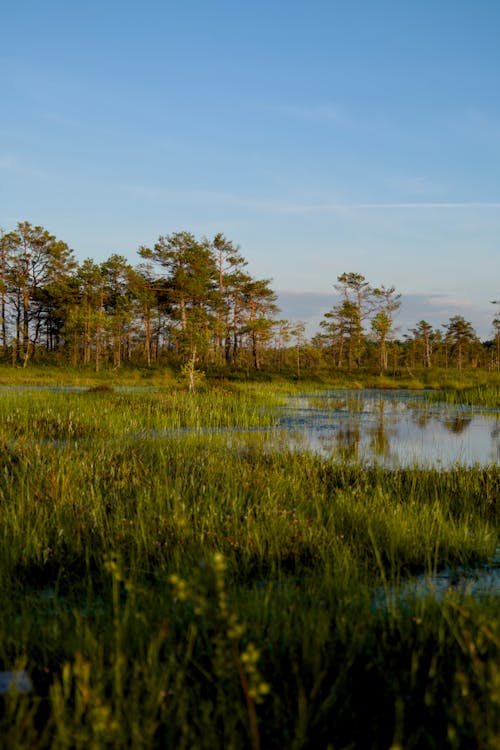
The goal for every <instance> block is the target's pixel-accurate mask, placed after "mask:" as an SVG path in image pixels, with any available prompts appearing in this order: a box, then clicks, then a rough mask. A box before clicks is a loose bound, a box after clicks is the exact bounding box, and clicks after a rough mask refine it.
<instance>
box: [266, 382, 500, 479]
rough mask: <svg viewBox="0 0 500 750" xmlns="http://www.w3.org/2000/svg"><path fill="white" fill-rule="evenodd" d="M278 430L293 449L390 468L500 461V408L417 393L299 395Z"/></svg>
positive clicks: (449, 465)
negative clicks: (432, 399) (433, 399)
mask: <svg viewBox="0 0 500 750" xmlns="http://www.w3.org/2000/svg"><path fill="white" fill-rule="evenodd" d="M278 429H279V431H280V432H281V434H282V436H283V434H285V435H286V439H287V442H288V445H289V446H290V447H292V448H294V449H309V450H313V451H316V452H319V453H321V454H322V455H325V456H329V457H332V458H334V459H335V458H339V459H343V460H348V461H353V462H356V463H361V464H364V465H370V464H377V465H379V466H383V467H386V468H396V467H404V466H420V467H438V468H443V469H446V468H450V467H451V466H456V465H462V466H472V465H474V464H477V465H482V466H490V465H492V464H497V463H498V462H499V459H500V409H490V408H489V409H480V408H477V407H469V406H449V405H447V404H441V403H429V402H427V401H426V398H425V393H414V392H412V391H379V390H363V391H354V390H353V391H348V390H338V391H322V392H318V393H306V394H301V395H299V396H293V397H291V398H290V400H289V403H288V405H287V406H286V407H284V408H283V409H282V410H281V412H280V419H279V427H278Z"/></svg>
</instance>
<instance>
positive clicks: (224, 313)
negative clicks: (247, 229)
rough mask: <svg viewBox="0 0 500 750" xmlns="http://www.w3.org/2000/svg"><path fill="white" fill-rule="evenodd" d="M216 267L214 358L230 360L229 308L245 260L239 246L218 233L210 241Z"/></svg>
mask: <svg viewBox="0 0 500 750" xmlns="http://www.w3.org/2000/svg"><path fill="white" fill-rule="evenodd" d="M210 247H211V249H212V252H213V255H214V259H215V263H216V267H217V302H216V308H217V322H216V328H215V344H216V359H217V360H219V361H220V360H221V359H224V360H225V361H226V362H229V361H230V360H231V329H232V324H231V309H232V306H233V303H234V299H235V297H234V290H235V287H237V286H238V284H239V283H240V282H241V280H242V278H243V277H242V273H243V270H244V268H245V267H246V265H247V261H246V260H245V258H243V256H242V255H241V253H240V251H239V248H238V247H235V246H234V245H233V243H232V242H231V241H230V240H228V239H226V237H225V236H224V235H223V234H221V233H219V234H216V235H215V237H214V238H213V240H212V242H211V243H210Z"/></svg>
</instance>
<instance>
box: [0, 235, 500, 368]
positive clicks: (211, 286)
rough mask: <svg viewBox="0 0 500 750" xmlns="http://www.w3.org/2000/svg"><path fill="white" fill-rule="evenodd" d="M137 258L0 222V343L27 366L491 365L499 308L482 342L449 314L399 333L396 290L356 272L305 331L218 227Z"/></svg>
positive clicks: (175, 238) (497, 353)
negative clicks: (209, 234)
mask: <svg viewBox="0 0 500 750" xmlns="http://www.w3.org/2000/svg"><path fill="white" fill-rule="evenodd" d="M138 256H139V258H140V260H139V262H138V264H136V265H132V264H131V263H130V262H129V261H128V260H127V259H126V258H125V257H124V256H123V255H119V254H116V253H114V254H112V255H110V257H109V258H108V259H107V260H105V261H104V262H102V263H96V262H95V261H94V260H92V259H90V258H88V259H86V260H84V261H83V262H81V263H78V262H77V260H76V258H75V255H74V251H73V250H71V249H70V248H69V246H68V245H67V244H66V243H65V242H63V241H62V240H59V239H57V238H56V237H55V236H54V235H52V234H50V232H48V231H47V230H46V229H45V228H43V227H41V226H33V225H31V224H30V223H29V222H20V223H19V224H18V225H17V227H16V229H14V230H13V231H10V232H7V233H3V232H2V233H0V305H1V310H0V324H1V331H0V355H1V358H2V360H3V361H6V362H7V361H9V362H12V363H13V364H15V365H18V364H22V365H24V366H26V365H27V364H28V362H30V361H32V360H41V359H43V358H49V359H52V360H54V361H57V362H61V361H64V362H67V363H70V364H71V365H72V366H74V367H77V366H79V365H85V366H90V365H92V366H93V367H94V369H95V370H99V369H100V368H101V367H103V366H113V367H116V368H118V367H120V366H122V365H123V364H124V363H126V362H130V363H135V364H144V365H146V366H148V367H150V366H153V365H154V364H157V363H171V364H177V365H181V366H184V367H186V368H188V369H189V370H190V371H191V372H193V371H194V369H195V368H197V367H199V368H202V369H206V368H208V367H214V368H219V369H228V368H232V369H238V368H246V369H248V368H253V369H256V370H259V369H262V368H264V367H265V368H269V369H273V370H281V369H285V368H288V369H290V368H293V369H294V371H295V372H296V373H297V374H300V372H301V368H302V369H303V368H312V367H315V366H326V367H335V368H340V369H348V370H355V369H358V368H362V367H371V368H377V369H378V370H380V371H381V372H384V371H386V370H388V369H390V368H394V369H395V370H396V369H398V368H401V367H415V366H422V367H426V368H429V367H434V366H456V367H458V368H459V369H461V368H462V367H466V366H489V367H492V366H494V367H496V368H498V367H499V365H500V316H498V315H497V316H496V317H495V318H494V320H493V328H494V335H493V338H492V341H491V342H486V343H483V344H481V343H480V342H479V340H478V337H477V335H476V333H475V331H474V329H473V327H472V325H471V324H470V323H469V322H467V321H466V320H464V318H462V317H461V316H458V315H457V316H455V317H453V318H451V319H450V321H449V322H448V323H447V324H446V325H445V326H444V327H443V330H436V329H433V327H432V326H431V325H430V324H429V323H427V322H426V321H425V320H422V321H420V322H419V323H418V324H417V326H416V327H415V329H413V330H412V331H411V333H410V334H408V335H407V336H405V337H403V338H398V337H397V336H396V328H395V316H396V313H397V310H398V308H399V307H400V304H401V295H400V294H398V293H397V292H396V290H395V288H394V287H386V286H384V285H381V286H379V287H373V286H371V285H370V284H369V282H368V281H367V280H366V279H365V277H364V276H362V275H361V274H358V273H343V274H341V275H340V276H339V277H338V279H337V283H336V284H335V285H334V286H335V288H336V291H337V296H338V300H339V301H338V303H337V304H335V305H334V306H333V308H332V309H331V310H330V311H329V312H327V313H326V314H325V316H324V318H323V320H322V321H321V324H320V329H321V330H320V332H319V333H318V334H317V335H316V336H315V337H314V338H313V339H312V340H310V341H306V339H305V334H304V331H305V325H304V324H303V323H302V322H300V321H299V322H292V321H287V320H283V319H281V318H280V317H279V308H278V307H277V304H276V301H277V295H276V293H275V292H274V291H273V289H272V288H271V280H270V279H258V278H255V277H254V276H253V275H252V274H251V273H249V270H248V262H247V260H246V259H245V258H244V257H243V255H242V254H241V251H240V249H239V248H238V247H237V246H236V245H235V244H234V243H233V242H231V241H230V240H228V239H227V238H226V237H225V236H224V235H223V234H222V233H219V234H216V235H215V236H214V237H213V238H211V239H207V238H202V239H197V238H196V237H195V236H194V235H193V234H192V233H190V232H187V231H183V232H175V233H173V234H170V235H165V236H160V237H159V238H158V241H157V242H156V243H155V244H154V246H153V247H145V246H141V247H140V248H139V249H138Z"/></svg>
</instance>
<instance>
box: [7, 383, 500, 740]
mask: <svg viewBox="0 0 500 750" xmlns="http://www.w3.org/2000/svg"><path fill="white" fill-rule="evenodd" d="M25 374H26V373H25ZM472 385H473V386H474V384H472ZM92 386H93V387H92ZM96 386H97V387H96ZM474 387H475V388H476V391H474V392H472V391H469V393H467V392H466V391H464V392H463V393H462V395H461V396H460V395H458V394H457V393H456V392H454V394H455V395H453V396H452V395H451V391H450V395H449V396H447V398H449V399H450V400H453V399H455V400H456V401H458V400H460V398H462V399H466V398H467V399H469V397H470V399H472V401H473V402H474V403H481V399H482V400H483V405H487V406H491V408H492V409H495V408H496V409H497V410H498V408H499V403H498V388H497V387H496V386H495V385H494V384H493V385H490V386H486V388H485V387H483V388H482V389H481V388H478V386H477V385H476V386H474ZM495 387H496V390H495ZM488 388H489V390H488ZM298 391H299V386H298V385H297V384H295V385H287V386H285V384H283V383H282V384H281V386H280V387H278V386H277V385H276V384H274V385H273V384H265V383H246V384H238V383H232V384H230V383H227V382H224V381H220V382H218V383H215V384H211V385H210V386H206V387H205V388H204V389H200V391H199V392H196V393H194V394H193V393H189V392H187V390H186V389H185V388H182V387H179V386H178V385H176V384H175V383H174V382H173V381H172V380H169V379H168V378H166V379H165V380H164V382H163V383H162V382H161V380H157V381H154V380H151V382H149V383H148V384H147V385H142V386H140V387H138V386H136V387H127V386H126V381H124V380H122V381H121V385H117V384H112V385H110V384H107V383H105V382H104V381H95V382H83V381H82V380H80V381H79V382H77V383H75V382H74V383H73V386H72V387H61V384H60V383H59V387H54V388H47V387H45V388H40V387H36V386H34V385H26V386H25V387H22V388H21V387H9V386H7V385H6V386H4V387H3V389H2V393H1V394H0V425H1V427H0V453H1V467H0V519H1V525H0V533H1V535H2V538H1V544H0V577H1V581H2V586H1V588H0V598H1V603H0V605H1V612H2V617H1V619H0V670H5V671H7V670H26V672H27V674H28V675H29V677H30V679H31V682H32V685H33V690H32V691H31V692H29V693H21V692H16V691H15V690H14V689H13V688H11V689H10V690H9V692H8V693H6V694H5V695H2V696H0V738H1V740H0V742H2V743H3V744H4V746H6V747H16V748H17V747H19V748H48V747H50V748H61V749H62V748H82V750H83V748H89V747H92V748H125V747H134V748H157V747H172V748H174V747H175V748H186V749H188V748H195V747H196V748H207V750H208V749H209V748H210V749H212V748H222V747H224V748H234V749H235V750H240V748H247V747H248V748H250V750H257V749H258V748H262V749H263V750H267V749H269V750H274V749H276V750H288V749H290V750H292V749H293V750H298V749H299V748H315V749H316V748H325V750H326V748H335V749H340V748H342V749H343V750H347V749H348V748H351V749H354V748H374V749H378V748H381V749H382V748H384V749H387V748H393V749H394V750H396V748H418V749H419V750H421V749H422V748H437V747H439V748H464V749H465V748H467V749H469V748H484V749H491V750H493V748H496V747H498V744H499V742H500V668H499V664H500V659H499V656H500V621H499V618H498V611H499V598H500V595H499V592H498V590H491V591H484V592H482V593H481V595H480V596H478V595H474V596H473V595H471V593H470V592H468V590H467V589H466V588H464V587H460V586H456V585H454V583H453V580H452V577H450V585H449V586H448V587H447V589H446V591H444V592H440V593H439V595H438V594H437V592H435V591H432V590H431V589H428V590H427V591H426V592H424V593H422V594H421V595H419V596H414V595H412V594H410V593H408V594H405V593H404V591H405V589H404V584H405V582H407V581H408V580H411V579H412V578H413V577H414V576H417V575H419V574H427V575H433V574H435V573H436V572H438V571H442V570H444V569H446V570H449V571H455V572H456V577H457V579H458V578H459V577H460V575H461V571H463V570H467V569H468V568H471V567H474V568H476V569H478V568H479V569H480V568H481V566H487V565H488V564H490V563H491V560H492V559H493V557H494V555H495V550H496V549H497V548H498V537H499V532H498V529H499V495H500V470H499V467H498V463H493V464H490V465H484V466H480V465H475V466H472V467H465V466H461V465H456V466H453V467H451V468H448V469H446V470H437V469H434V468H422V467H420V468H417V467H411V466H410V467H406V468H399V469H392V470H388V469H384V468H383V467H380V466H376V465H373V466H361V465H356V464H353V463H347V462H345V461H342V460H341V459H340V457H338V460H335V457H334V456H329V457H327V456H324V455H319V454H316V453H313V452H311V451H307V450H306V451H298V450H292V449H290V448H289V447H288V446H287V444H286V443H283V444H282V445H281V446H279V445H275V446H274V447H272V448H271V447H270V444H269V441H268V440H267V439H266V436H267V435H268V434H269V433H270V432H271V431H272V430H273V429H274V426H275V425H276V422H277V416H276V415H277V412H278V410H279V408H280V406H282V405H283V403H284V401H285V399H286V397H287V396H288V395H289V394H290V393H292V392H294V393H297V392H298ZM495 394H496V395H495ZM441 398H443V396H442V394H441ZM470 399H469V400H470ZM469 400H467V401H465V403H469ZM323 404H324V406H325V408H332V404H331V402H329V400H328V399H324V400H323ZM496 418H497V419H498V416H497V417H496Z"/></svg>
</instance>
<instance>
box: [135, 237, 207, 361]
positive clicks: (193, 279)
mask: <svg viewBox="0 0 500 750" xmlns="http://www.w3.org/2000/svg"><path fill="white" fill-rule="evenodd" d="M139 255H140V256H141V257H142V258H145V259H146V260H151V261H153V262H155V263H157V264H158V265H159V266H160V267H161V268H162V269H164V271H165V272H166V275H165V276H164V277H163V280H164V281H165V288H166V293H167V295H168V300H169V304H170V317H171V319H172V321H173V322H174V323H176V324H177V326H174V328H173V335H174V337H175V340H176V345H177V349H178V351H179V353H180V354H181V357H182V359H183V360H184V362H187V361H191V362H196V361H197V359H198V357H199V355H200V354H204V353H206V351H207V349H208V344H209V341H210V331H211V329H212V328H213V320H214V311H215V307H216V296H215V289H216V280H217V268H216V265H215V261H214V256H213V253H212V251H211V249H210V247H209V245H208V243H207V242H206V241H203V242H198V241H197V240H196V239H195V237H194V236H193V235H192V234H191V233H190V232H177V233H175V234H171V235H169V236H166V237H163V236H160V237H159V239H158V242H157V243H156V244H155V246H154V248H153V249H149V248H145V247H141V248H140V250H139Z"/></svg>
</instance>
